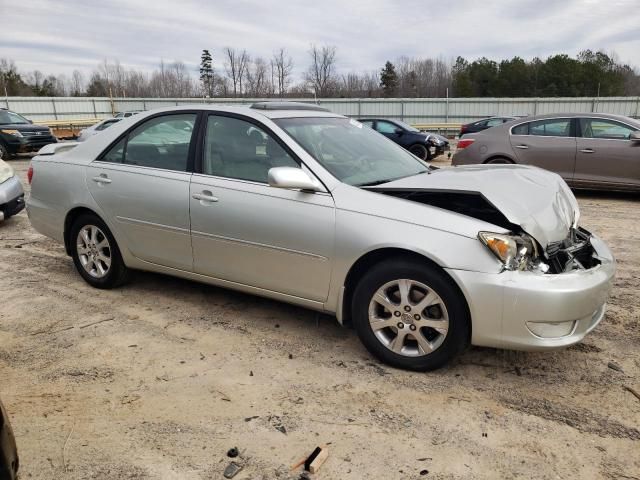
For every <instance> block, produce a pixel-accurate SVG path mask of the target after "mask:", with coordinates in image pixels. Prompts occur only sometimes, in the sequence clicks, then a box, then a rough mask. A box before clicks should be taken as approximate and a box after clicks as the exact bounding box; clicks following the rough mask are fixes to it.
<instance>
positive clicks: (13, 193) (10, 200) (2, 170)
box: [0, 159, 24, 222]
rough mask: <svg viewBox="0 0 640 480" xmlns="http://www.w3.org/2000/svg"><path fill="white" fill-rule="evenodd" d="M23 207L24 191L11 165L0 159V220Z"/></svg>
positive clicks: (14, 213) (18, 211) (16, 212)
mask: <svg viewBox="0 0 640 480" xmlns="http://www.w3.org/2000/svg"><path fill="white" fill-rule="evenodd" d="M22 209H24V191H23V190H22V184H21V183H20V180H18V177H16V175H15V174H14V172H13V168H11V166H10V165H9V164H8V163H7V162H5V161H3V160H2V159H0V222H2V221H3V220H6V219H7V218H9V217H12V216H13V215H16V214H18V213H20V212H21V211H22Z"/></svg>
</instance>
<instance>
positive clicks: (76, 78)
mask: <svg viewBox="0 0 640 480" xmlns="http://www.w3.org/2000/svg"><path fill="white" fill-rule="evenodd" d="M70 90H71V95H73V96H74V97H79V96H80V95H82V92H83V91H84V77H83V76H82V73H81V72H80V71H79V70H74V71H73V73H72V74H71V88H70Z"/></svg>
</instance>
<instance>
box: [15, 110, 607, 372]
mask: <svg viewBox="0 0 640 480" xmlns="http://www.w3.org/2000/svg"><path fill="white" fill-rule="evenodd" d="M30 175H31V177H32V186H31V196H30V198H29V200H28V206H27V208H28V213H29V217H30V219H31V223H32V225H33V226H34V227H35V228H36V229H37V230H38V231H40V232H42V233H43V234H45V235H48V236H50V237H52V238H53V239H55V240H57V241H59V242H61V243H63V244H64V245H65V247H66V251H67V253H68V254H69V255H70V256H71V257H72V258H73V262H74V263H75V266H76V267H77V270H78V272H79V273H80V275H81V276H82V277H83V278H84V279H85V280H86V281H87V282H88V283H89V284H91V285H93V286H94V287H97V288H113V287H115V286H117V285H120V284H122V283H123V282H124V281H126V279H127V278H128V274H129V272H130V271H131V270H132V269H140V270H148V271H154V272H161V273H165V274H169V275H175V276H179V277H183V278H188V279H192V280H196V281H201V282H206V283H210V284H213V285H219V286H223V287H228V288H233V289H237V290H242V291H245V292H249V293H254V294H257V295H263V296H266V297H270V298H274V299H278V300H282V301H285V302H290V303H293V304H297V305H302V306H305V307H308V308H311V309H315V310H318V311H323V312H327V313H330V314H335V315H336V317H337V319H338V321H339V322H341V323H342V324H345V325H350V326H353V327H354V328H355V329H356V331H357V333H358V335H359V337H360V339H361V340H362V342H363V343H364V345H365V346H366V347H367V348H368V349H369V351H370V352H371V353H372V354H374V355H376V356H377V357H378V358H380V359H381V360H383V361H384V362H387V363H389V364H391V365H394V366H397V367H401V368H408V369H414V370H428V369H433V368H437V367H439V366H441V365H443V364H445V363H446V362H448V361H449V360H450V359H451V358H453V357H454V356H455V355H457V354H458V353H460V352H461V351H462V350H463V349H464V348H465V347H466V346H467V345H468V344H469V343H471V344H474V345H482V346H490V347H503V348H514V349H524V350H533V349H549V348H558V347H563V346H566V345H570V344H573V343H576V342H578V341H580V340H581V339H582V338H583V337H584V336H585V335H586V334H587V333H588V332H589V331H591V330H592V329H593V328H595V327H596V325H597V324H598V323H599V322H600V320H601V319H602V318H603V317H604V311H605V302H606V299H607V296H608V294H609V290H610V288H611V283H612V278H613V276H614V271H615V262H614V259H613V256H612V254H611V252H610V251H609V249H608V248H607V246H606V245H605V244H604V243H603V242H602V241H601V240H600V239H599V238H598V237H597V236H595V235H593V234H591V233H590V232H589V231H587V230H585V229H584V228H582V227H581V226H580V223H579V222H580V214H579V210H578V205H577V202H576V199H575V197H574V196H573V194H572V193H571V191H570V190H569V188H568V187H567V185H566V183H565V182H564V181H563V180H562V179H561V178H560V177H559V176H558V175H556V174H553V173H550V172H545V171H543V170H540V169H538V168H532V167H526V166H508V165H505V166H497V167H485V166H471V167H464V168H457V169H448V170H444V169H442V170H438V169H435V168H432V167H430V166H428V165H427V164H425V163H423V162H422V161H420V160H418V159H417V158H416V157H414V156H413V155H411V154H410V153H408V152H407V151H405V150H404V149H402V148H401V147H399V146H397V145H396V144H394V143H393V142H391V141H389V140H388V139H386V138H385V137H383V136H382V135H380V134H378V133H377V132H375V131H373V130H371V129H369V128H363V125H362V124H361V123H359V122H357V121H355V120H352V119H349V118H345V117H343V116H340V115H335V114H333V113H330V112H328V111H324V110H323V109H321V108H319V107H315V106H310V105H304V104H290V103H283V104H279V103H268V104H264V103H263V104H256V105H254V106H253V107H251V108H248V107H216V106H189V107H174V108H170V109H162V110H155V111H151V112H145V113H141V114H139V115H137V116H135V117H132V118H129V119H126V120H123V121H122V122H120V123H118V124H116V125H114V126H112V127H111V128H109V129H108V130H107V131H105V132H104V133H102V134H101V135H97V136H94V137H92V138H90V139H89V140H87V141H86V142H83V143H81V144H55V145H50V146H47V147H45V148H43V149H42V150H41V151H40V153H39V155H38V156H37V157H35V158H34V159H33V160H32V165H31V171H30Z"/></svg>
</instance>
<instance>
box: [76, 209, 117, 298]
mask: <svg viewBox="0 0 640 480" xmlns="http://www.w3.org/2000/svg"><path fill="white" fill-rule="evenodd" d="M70 235H71V236H70V237H69V242H70V244H71V256H72V258H73V263H74V264H75V266H76V269H77V270H78V273H80V276H81V277H82V278H84V280H85V281H86V282H87V283H88V284H89V285H91V286H92V287H95V288H102V289H109V288H114V287H117V286H119V285H122V284H123V283H125V282H126V281H127V279H128V277H129V269H128V268H127V267H126V265H125V264H124V261H123V260H122V255H121V254H120V249H119V248H118V244H117V243H116V240H115V238H114V237H113V235H112V234H111V231H110V230H109V228H108V227H107V225H106V224H105V223H104V222H103V221H102V220H101V219H100V218H99V217H98V216H96V215H92V214H83V215H80V216H79V217H78V218H77V219H76V220H75V222H73V225H72V226H71V231H70ZM107 260H108V261H107Z"/></svg>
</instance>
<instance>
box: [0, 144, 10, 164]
mask: <svg viewBox="0 0 640 480" xmlns="http://www.w3.org/2000/svg"><path fill="white" fill-rule="evenodd" d="M9 158H11V154H10V153H9V149H8V148H7V147H6V146H5V145H4V144H3V143H0V160H9Z"/></svg>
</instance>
